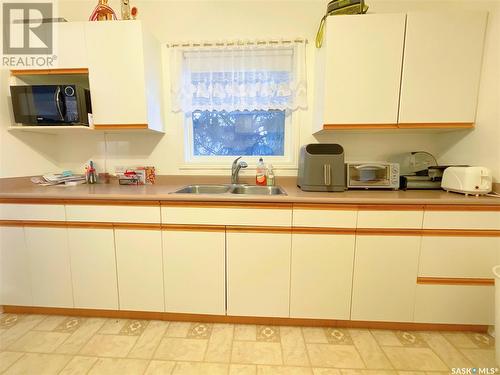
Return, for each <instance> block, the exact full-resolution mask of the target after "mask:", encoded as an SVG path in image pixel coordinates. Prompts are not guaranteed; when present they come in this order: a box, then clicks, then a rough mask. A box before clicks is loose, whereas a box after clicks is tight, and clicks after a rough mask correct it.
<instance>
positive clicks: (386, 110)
mask: <svg viewBox="0 0 500 375" xmlns="http://www.w3.org/2000/svg"><path fill="white" fill-rule="evenodd" d="M404 28H405V15H404V14H370V15H362V16H359V15H353V16H343V17H328V19H327V25H326V33H325V40H324V45H323V47H322V48H321V50H319V56H318V57H319V58H320V60H321V59H322V60H323V61H320V63H321V64H323V65H324V66H323V67H322V69H319V70H318V71H317V72H316V74H318V76H317V78H318V81H320V82H318V83H319V88H320V87H321V86H322V85H324V94H323V95H322V96H320V97H319V98H318V99H319V100H321V101H322V103H323V104H322V106H323V107H324V108H323V109H322V110H323V113H324V119H323V124H333V125H335V124H395V123H397V116H398V100H399V85H400V79H401V61H402V58H403V41H404ZM321 56H323V57H321ZM322 70H323V72H322ZM321 81H323V82H321Z"/></svg>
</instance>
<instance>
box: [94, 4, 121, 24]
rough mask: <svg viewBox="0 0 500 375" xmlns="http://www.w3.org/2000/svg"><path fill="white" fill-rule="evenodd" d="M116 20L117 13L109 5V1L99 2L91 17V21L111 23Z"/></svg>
mask: <svg viewBox="0 0 500 375" xmlns="http://www.w3.org/2000/svg"><path fill="white" fill-rule="evenodd" d="M116 19H117V18H116V14H115V11H114V10H113V9H112V8H111V7H110V6H109V5H108V0H99V3H98V4H97V5H96V7H95V8H94V10H93V11H92V14H91V15H90V17H89V21H111V20H116Z"/></svg>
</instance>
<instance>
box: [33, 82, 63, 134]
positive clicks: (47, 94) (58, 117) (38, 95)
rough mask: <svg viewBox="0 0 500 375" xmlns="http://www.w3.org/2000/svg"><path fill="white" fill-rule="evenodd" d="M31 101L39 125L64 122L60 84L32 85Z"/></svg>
mask: <svg viewBox="0 0 500 375" xmlns="http://www.w3.org/2000/svg"><path fill="white" fill-rule="evenodd" d="M32 96H33V103H34V106H35V114H36V120H37V123H38V124H40V125H43V124H50V125H54V124H57V123H62V122H64V104H63V99H62V93H61V87H60V86H33V88H32Z"/></svg>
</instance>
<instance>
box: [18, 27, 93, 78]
mask: <svg viewBox="0 0 500 375" xmlns="http://www.w3.org/2000/svg"><path fill="white" fill-rule="evenodd" d="M85 24H86V22H54V23H51V22H49V23H43V24H41V25H40V26H38V31H39V32H40V33H43V34H48V33H50V30H49V28H52V53H51V54H49V55H48V57H47V61H50V63H51V64H50V65H48V64H47V65H41V66H38V65H23V66H16V67H15V70H16V71H26V70H34V71H36V70H38V71H40V70H45V71H46V70H53V69H54V70H55V69H80V68H87V67H88V61H87V45H86V43H85ZM49 59H50V60H49ZM55 73H56V72H55V71H54V74H55Z"/></svg>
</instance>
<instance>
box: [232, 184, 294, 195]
mask: <svg viewBox="0 0 500 375" xmlns="http://www.w3.org/2000/svg"><path fill="white" fill-rule="evenodd" d="M231 194H250V195H286V193H285V191H284V190H283V189H282V188H281V187H280V186H256V185H238V186H235V187H233V188H232V189H231Z"/></svg>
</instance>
